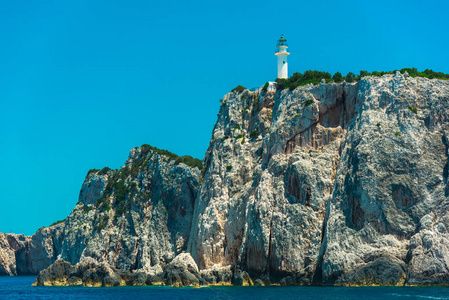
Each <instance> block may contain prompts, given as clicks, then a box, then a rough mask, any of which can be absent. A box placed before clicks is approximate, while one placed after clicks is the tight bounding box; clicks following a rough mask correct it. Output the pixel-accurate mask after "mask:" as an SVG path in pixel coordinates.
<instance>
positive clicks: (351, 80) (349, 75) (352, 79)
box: [345, 72, 355, 82]
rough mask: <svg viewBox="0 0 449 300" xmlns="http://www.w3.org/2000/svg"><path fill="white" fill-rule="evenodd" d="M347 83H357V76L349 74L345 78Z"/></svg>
mask: <svg viewBox="0 0 449 300" xmlns="http://www.w3.org/2000/svg"><path fill="white" fill-rule="evenodd" d="M345 81H346V82H354V81H355V74H354V73H352V72H349V73H348V74H347V75H346V77H345Z"/></svg>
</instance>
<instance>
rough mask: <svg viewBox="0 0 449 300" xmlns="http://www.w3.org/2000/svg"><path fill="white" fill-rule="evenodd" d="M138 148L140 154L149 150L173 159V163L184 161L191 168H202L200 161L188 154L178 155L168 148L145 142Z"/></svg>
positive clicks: (145, 153) (144, 153)
mask: <svg viewBox="0 0 449 300" xmlns="http://www.w3.org/2000/svg"><path fill="white" fill-rule="evenodd" d="M140 148H141V152H142V154H143V155H145V156H146V155H147V154H148V153H149V152H150V151H153V152H154V153H157V154H159V155H164V156H166V157H168V159H170V160H174V161H175V164H179V163H184V164H186V165H188V166H189V167H192V168H198V169H200V170H201V168H202V161H201V160H200V159H198V158H194V157H192V156H190V155H184V156H178V155H176V154H174V153H172V152H170V151H168V150H164V149H159V148H156V147H153V146H150V145H147V144H144V145H142V146H141V147H140Z"/></svg>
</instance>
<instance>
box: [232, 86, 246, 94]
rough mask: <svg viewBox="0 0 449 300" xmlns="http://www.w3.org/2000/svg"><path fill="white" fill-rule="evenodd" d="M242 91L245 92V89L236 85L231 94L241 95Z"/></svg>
mask: <svg viewBox="0 0 449 300" xmlns="http://www.w3.org/2000/svg"><path fill="white" fill-rule="evenodd" d="M244 90H246V87H244V86H242V85H238V86H236V87H235V88H233V89H232V91H231V92H237V93H241V92H243V91H244Z"/></svg>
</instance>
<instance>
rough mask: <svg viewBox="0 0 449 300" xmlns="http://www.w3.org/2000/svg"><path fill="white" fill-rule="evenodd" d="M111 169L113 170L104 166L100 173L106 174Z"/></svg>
mask: <svg viewBox="0 0 449 300" xmlns="http://www.w3.org/2000/svg"><path fill="white" fill-rule="evenodd" d="M109 171H111V169H109V168H108V167H104V168H103V169H101V171H100V172H98V175H106V174H107V173H108V172H109Z"/></svg>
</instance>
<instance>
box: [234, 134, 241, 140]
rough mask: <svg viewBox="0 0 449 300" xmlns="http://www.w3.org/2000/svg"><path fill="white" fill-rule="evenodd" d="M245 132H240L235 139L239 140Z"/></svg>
mask: <svg viewBox="0 0 449 300" xmlns="http://www.w3.org/2000/svg"><path fill="white" fill-rule="evenodd" d="M242 137H243V134H239V135H238V136H237V137H236V138H235V139H236V140H238V139H239V138H242Z"/></svg>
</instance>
